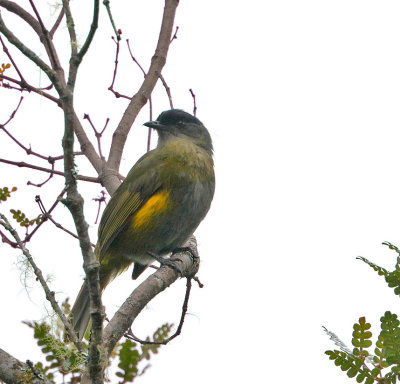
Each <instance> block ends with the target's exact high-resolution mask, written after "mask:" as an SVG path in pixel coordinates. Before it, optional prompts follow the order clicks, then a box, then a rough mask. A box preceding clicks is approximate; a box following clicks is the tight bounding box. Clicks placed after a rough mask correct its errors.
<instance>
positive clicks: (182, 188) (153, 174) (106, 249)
mask: <svg viewBox="0 0 400 384" xmlns="http://www.w3.org/2000/svg"><path fill="white" fill-rule="evenodd" d="M144 125H146V126H148V127H151V128H154V129H156V130H157V133H158V136H159V140H158V146H157V148H156V149H154V150H152V151H150V152H148V153H146V154H145V155H144V156H142V157H141V158H140V159H139V160H138V162H137V163H136V164H135V165H134V166H133V168H132V169H131V170H130V172H129V173H128V175H127V177H126V179H125V180H124V181H123V183H122V184H121V185H120V186H119V188H118V189H117V190H116V191H115V193H114V195H113V196H112V198H111V199H110V201H109V203H108V205H107V206H106V208H105V210H104V213H103V216H102V218H101V222H100V225H99V230H98V241H97V245H96V250H95V253H96V256H97V258H98V259H99V261H100V272H99V274H100V287H101V289H102V290H103V289H104V288H105V287H106V286H107V284H108V283H109V282H110V281H111V280H112V279H114V278H115V277H116V276H117V275H119V274H120V273H121V272H123V271H125V270H126V269H127V268H128V267H129V266H130V265H131V264H132V262H134V263H135V265H134V269H133V274H132V278H133V279H136V278H137V277H138V276H139V275H140V274H141V272H143V270H144V269H145V268H146V267H147V266H148V265H150V264H151V263H152V262H153V261H154V259H153V258H152V257H151V256H150V254H149V252H150V253H154V254H157V255H159V256H162V255H166V254H168V253H170V252H173V251H174V250H175V249H177V248H179V247H180V246H182V244H183V243H184V242H185V241H186V240H187V239H188V238H189V236H190V235H192V234H193V232H194V231H195V229H196V228H197V226H198V225H199V224H200V222H201V221H202V220H203V218H204V217H205V215H206V214H207V212H208V210H209V207H210V204H211V200H212V198H213V195H214V188H215V177H214V164H213V159H212V150H213V148H212V142H211V138H210V135H209V133H208V131H207V129H206V128H205V127H204V125H203V124H202V123H201V122H200V121H199V120H198V119H197V118H196V117H194V116H192V115H190V114H188V113H186V112H184V111H181V110H177V109H172V110H169V111H165V112H163V113H162V114H161V115H160V116H159V117H158V118H157V120H156V121H151V122H148V123H146V124H144ZM71 315H72V322H73V325H74V328H75V330H76V331H77V332H78V334H79V336H80V337H81V338H82V337H83V335H84V333H85V331H86V328H87V325H88V323H89V318H90V310H89V294H88V288H87V285H86V283H84V284H83V286H82V288H81V291H80V292H79V295H78V297H77V299H76V301H75V304H74V307H73V308H72V311H71Z"/></svg>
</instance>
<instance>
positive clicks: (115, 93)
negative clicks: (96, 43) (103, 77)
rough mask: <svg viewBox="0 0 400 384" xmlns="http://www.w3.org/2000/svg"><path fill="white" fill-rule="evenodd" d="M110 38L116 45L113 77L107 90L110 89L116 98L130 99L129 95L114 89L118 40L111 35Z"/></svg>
mask: <svg viewBox="0 0 400 384" xmlns="http://www.w3.org/2000/svg"><path fill="white" fill-rule="evenodd" d="M111 39H112V40H113V41H114V43H115V45H116V51H115V61H114V63H115V66H114V72H113V78H112V81H111V85H110V86H109V87H108V90H109V91H111V92H112V93H113V94H114V96H115V97H116V98H117V99H119V98H120V97H122V98H124V99H128V100H131V97H129V96H126V95H122V94H121V93H119V92H117V91H115V90H114V84H115V79H116V77H117V71H118V57H119V40H115V38H114V36H112V37H111Z"/></svg>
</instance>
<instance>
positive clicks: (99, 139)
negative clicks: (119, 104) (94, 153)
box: [83, 113, 110, 160]
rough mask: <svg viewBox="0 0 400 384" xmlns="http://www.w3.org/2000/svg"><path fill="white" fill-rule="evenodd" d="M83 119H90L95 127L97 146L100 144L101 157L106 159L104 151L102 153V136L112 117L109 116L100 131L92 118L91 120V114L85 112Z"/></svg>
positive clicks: (90, 122)
mask: <svg viewBox="0 0 400 384" xmlns="http://www.w3.org/2000/svg"><path fill="white" fill-rule="evenodd" d="M83 119H84V120H87V121H89V124H90V125H91V127H92V128H93V131H94V135H95V136H96V139H97V146H98V148H99V155H100V158H101V159H103V160H105V157H104V156H103V153H102V151H101V137H102V135H103V133H104V131H105V130H106V128H107V125H108V122H109V121H110V119H109V118H107V120H106V124H105V125H104V128H103V129H102V130H101V131H100V132H99V131H98V130H97V129H96V127H95V126H94V124H93V123H92V120H91V118H90V116H89V114H87V113H85V114H84V115H83Z"/></svg>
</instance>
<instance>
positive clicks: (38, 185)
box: [26, 163, 54, 188]
mask: <svg viewBox="0 0 400 384" xmlns="http://www.w3.org/2000/svg"><path fill="white" fill-rule="evenodd" d="M51 171H52V172H50V175H49V177H48V178H47V179H46V180H45V181H43V182H41V183H37V184H36V183H32V182H31V181H30V180H28V182H27V183H26V184H27V185H32V186H33V187H38V188H41V187H43V185H45V184H46V183H47V182H48V181H50V179H52V178H53V176H54V163H52V164H51Z"/></svg>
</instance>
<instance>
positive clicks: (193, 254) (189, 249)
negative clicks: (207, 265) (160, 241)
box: [172, 247, 200, 263]
mask: <svg viewBox="0 0 400 384" xmlns="http://www.w3.org/2000/svg"><path fill="white" fill-rule="evenodd" d="M180 252H187V253H189V254H190V257H191V258H192V261H193V263H197V262H198V260H199V258H200V256H199V254H198V252H197V249H194V248H192V247H178V248H175V249H174V250H173V251H172V254H175V253H180Z"/></svg>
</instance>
